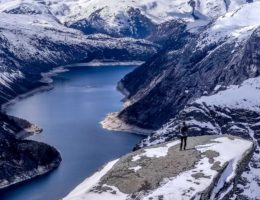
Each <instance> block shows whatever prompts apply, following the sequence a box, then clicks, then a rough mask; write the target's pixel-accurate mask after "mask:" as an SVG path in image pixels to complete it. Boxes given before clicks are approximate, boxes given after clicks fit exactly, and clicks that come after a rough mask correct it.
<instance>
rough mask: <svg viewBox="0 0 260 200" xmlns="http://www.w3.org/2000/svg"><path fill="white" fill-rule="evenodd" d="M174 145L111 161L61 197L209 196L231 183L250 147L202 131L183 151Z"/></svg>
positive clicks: (69, 199)
mask: <svg viewBox="0 0 260 200" xmlns="http://www.w3.org/2000/svg"><path fill="white" fill-rule="evenodd" d="M223 147H225V148H223ZM179 148H180V141H179V140H175V141H171V142H168V143H164V144H160V145H155V146H152V147H148V148H143V149H140V150H138V151H135V152H133V153H130V154H128V155H126V156H123V157H122V158H120V159H118V160H115V161H111V162H110V163H108V164H107V165H106V166H105V167H104V168H103V169H102V170H101V171H99V172H97V173H95V174H94V175H93V176H91V177H90V178H88V179H86V180H85V181H84V182H83V183H82V184H80V185H79V186H78V187H77V188H75V189H74V190H73V191H72V192H71V193H70V194H69V195H68V196H67V197H65V198H64V200H76V199H149V200H150V199H193V198H197V199H211V198H212V199H214V198H215V197H217V196H218V195H219V193H220V191H222V190H225V189H226V188H227V187H228V186H229V185H231V184H234V182H235V181H234V180H236V179H237V176H238V175H239V173H240V171H241V168H243V166H244V165H245V163H246V162H247V161H248V160H249V158H250V157H251V155H252V151H253V149H254V145H253V142H252V141H249V140H245V139H242V138H239V137H235V136H228V135H220V136H209V135H207V136H200V137H190V138H189V139H188V145H187V149H186V150H185V151H180V150H179ZM227 148H230V149H228V151H227Z"/></svg>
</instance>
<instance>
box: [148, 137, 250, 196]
mask: <svg viewBox="0 0 260 200" xmlns="http://www.w3.org/2000/svg"><path fill="white" fill-rule="evenodd" d="M212 142H213V143H211V144H210V145H200V146H197V147H196V149H197V150H199V151H201V152H202V153H203V152H206V151H207V150H213V151H216V152H218V153H219V156H218V157H215V158H214V161H215V162H217V161H219V162H220V165H221V166H223V165H224V164H225V162H231V165H230V167H229V168H228V170H227V171H226V173H225V176H222V178H223V180H221V181H225V182H229V181H230V179H231V178H233V177H234V175H235V170H236V168H237V165H238V163H239V161H240V160H241V158H242V156H243V154H244V153H245V152H246V151H247V150H249V149H250V148H251V147H252V142H250V141H246V140H242V139H234V140H232V139H229V138H228V137H221V138H217V139H214V140H212ZM226 147H228V151H227V149H226ZM212 165H213V163H210V161H209V159H208V158H206V157H204V158H203V159H201V160H200V161H199V163H197V164H196V166H195V169H192V170H189V171H186V172H183V173H181V174H180V175H178V176H177V177H174V178H172V179H167V180H165V184H162V186H161V187H159V188H157V189H156V190H154V191H152V192H151V194H149V195H148V196H146V197H145V198H144V199H145V200H149V198H151V197H158V196H160V195H163V196H164V199H166V200H170V199H182V200H186V199H187V200H188V199H191V198H192V197H195V196H196V195H199V193H200V192H202V191H203V190H205V188H207V187H208V186H209V185H210V184H211V183H212V181H213V178H214V177H215V176H216V175H217V173H218V172H217V171H215V170H213V169H212V168H211V167H212ZM196 173H203V174H204V176H203V177H201V178H199V179H195V178H194V177H193V175H194V174H196ZM219 186H220V185H219Z"/></svg>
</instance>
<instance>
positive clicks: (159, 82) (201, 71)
mask: <svg viewBox="0 0 260 200" xmlns="http://www.w3.org/2000/svg"><path fill="white" fill-rule="evenodd" d="M259 30H260V29H259V28H257V29H255V31H253V32H252V34H250V35H249V36H248V37H247V38H246V39H243V40H242V41H237V40H227V41H223V42H220V41H219V43H215V42H213V43H209V44H205V45H203V43H202V42H203V38H204V37H205V35H206V34H208V31H207V30H206V31H205V32H204V33H201V34H200V36H199V35H195V36H194V35H193V36H190V34H185V33H184V34H182V36H180V37H178V38H179V39H178V40H176V42H175V40H174V41H173V45H170V47H169V48H170V49H167V51H166V52H161V53H159V55H158V56H157V57H154V59H151V60H150V61H149V62H147V63H146V64H144V65H143V66H141V67H139V68H137V69H136V70H135V71H134V72H132V73H130V74H129V75H127V76H126V77H125V78H124V79H122V80H121V82H120V85H121V87H123V88H124V89H125V90H126V91H128V92H127V93H128V96H127V101H128V102H129V103H128V105H129V104H130V106H128V107H126V108H125V109H124V110H123V111H121V112H120V114H119V115H118V117H119V118H120V119H122V120H123V121H125V122H127V123H129V124H134V125H137V126H140V127H142V128H147V129H158V128H160V127H161V126H162V125H163V124H164V123H166V122H167V121H168V120H169V119H171V118H173V117H175V115H176V114H177V113H178V112H179V111H180V110H182V109H183V108H184V107H185V105H186V104H187V103H190V102H192V101H193V100H195V99H196V98H199V97H200V96H202V95H204V94H214V92H215V91H214V89H215V88H216V87H217V86H221V87H222V88H225V87H226V86H229V85H232V84H240V83H241V82H242V81H244V80H246V79H248V78H251V77H256V76H258V75H259V66H260V64H259V59H260V55H259V49H258V47H259V43H260V38H259ZM205 41H206V39H204V42H205ZM136 77H142V78H136Z"/></svg>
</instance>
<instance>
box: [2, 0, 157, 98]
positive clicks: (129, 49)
mask: <svg viewBox="0 0 260 200" xmlns="http://www.w3.org/2000/svg"><path fill="white" fill-rule="evenodd" d="M0 5H1V4H0ZM27 11H28V10H27ZM15 13H16V14H9V13H0V41H1V43H0V70H1V72H2V73H1V80H0V84H1V93H2V94H1V95H0V103H3V102H5V101H7V100H9V99H12V98H13V97H15V96H17V95H18V94H20V93H23V92H26V91H28V90H30V89H32V88H34V87H37V86H39V83H37V81H38V80H39V79H40V77H39V76H40V73H41V72H45V71H47V70H50V69H52V68H53V67H56V66H60V65H63V64H71V63H75V62H80V61H88V60H92V59H99V60H123V61H127V60H146V59H147V58H149V57H151V56H152V55H154V54H155V53H156V51H157V49H158V47H159V46H158V45H154V44H153V43H151V42H148V41H145V40H135V39H131V38H112V37H109V36H107V35H101V34H97V35H89V36H86V35H84V34H83V33H82V32H80V31H78V30H75V29H71V28H67V27H65V26H64V25H62V24H60V23H59V21H58V20H57V19H56V18H55V17H53V16H52V15H50V14H49V12H47V11H46V13H47V15H45V14H40V15H38V14H32V15H31V14H17V12H15ZM29 13H38V12H37V11H35V12H32V11H31V10H30V11H29ZM43 13H45V12H43Z"/></svg>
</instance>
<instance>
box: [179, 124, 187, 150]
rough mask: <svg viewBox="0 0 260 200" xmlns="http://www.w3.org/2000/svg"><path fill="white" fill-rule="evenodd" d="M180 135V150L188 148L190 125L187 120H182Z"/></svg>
mask: <svg viewBox="0 0 260 200" xmlns="http://www.w3.org/2000/svg"><path fill="white" fill-rule="evenodd" d="M180 136H181V145H180V151H181V150H182V148H183V150H185V149H186V145H187V137H188V127H187V125H186V123H185V122H182V125H181V126H180Z"/></svg>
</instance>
